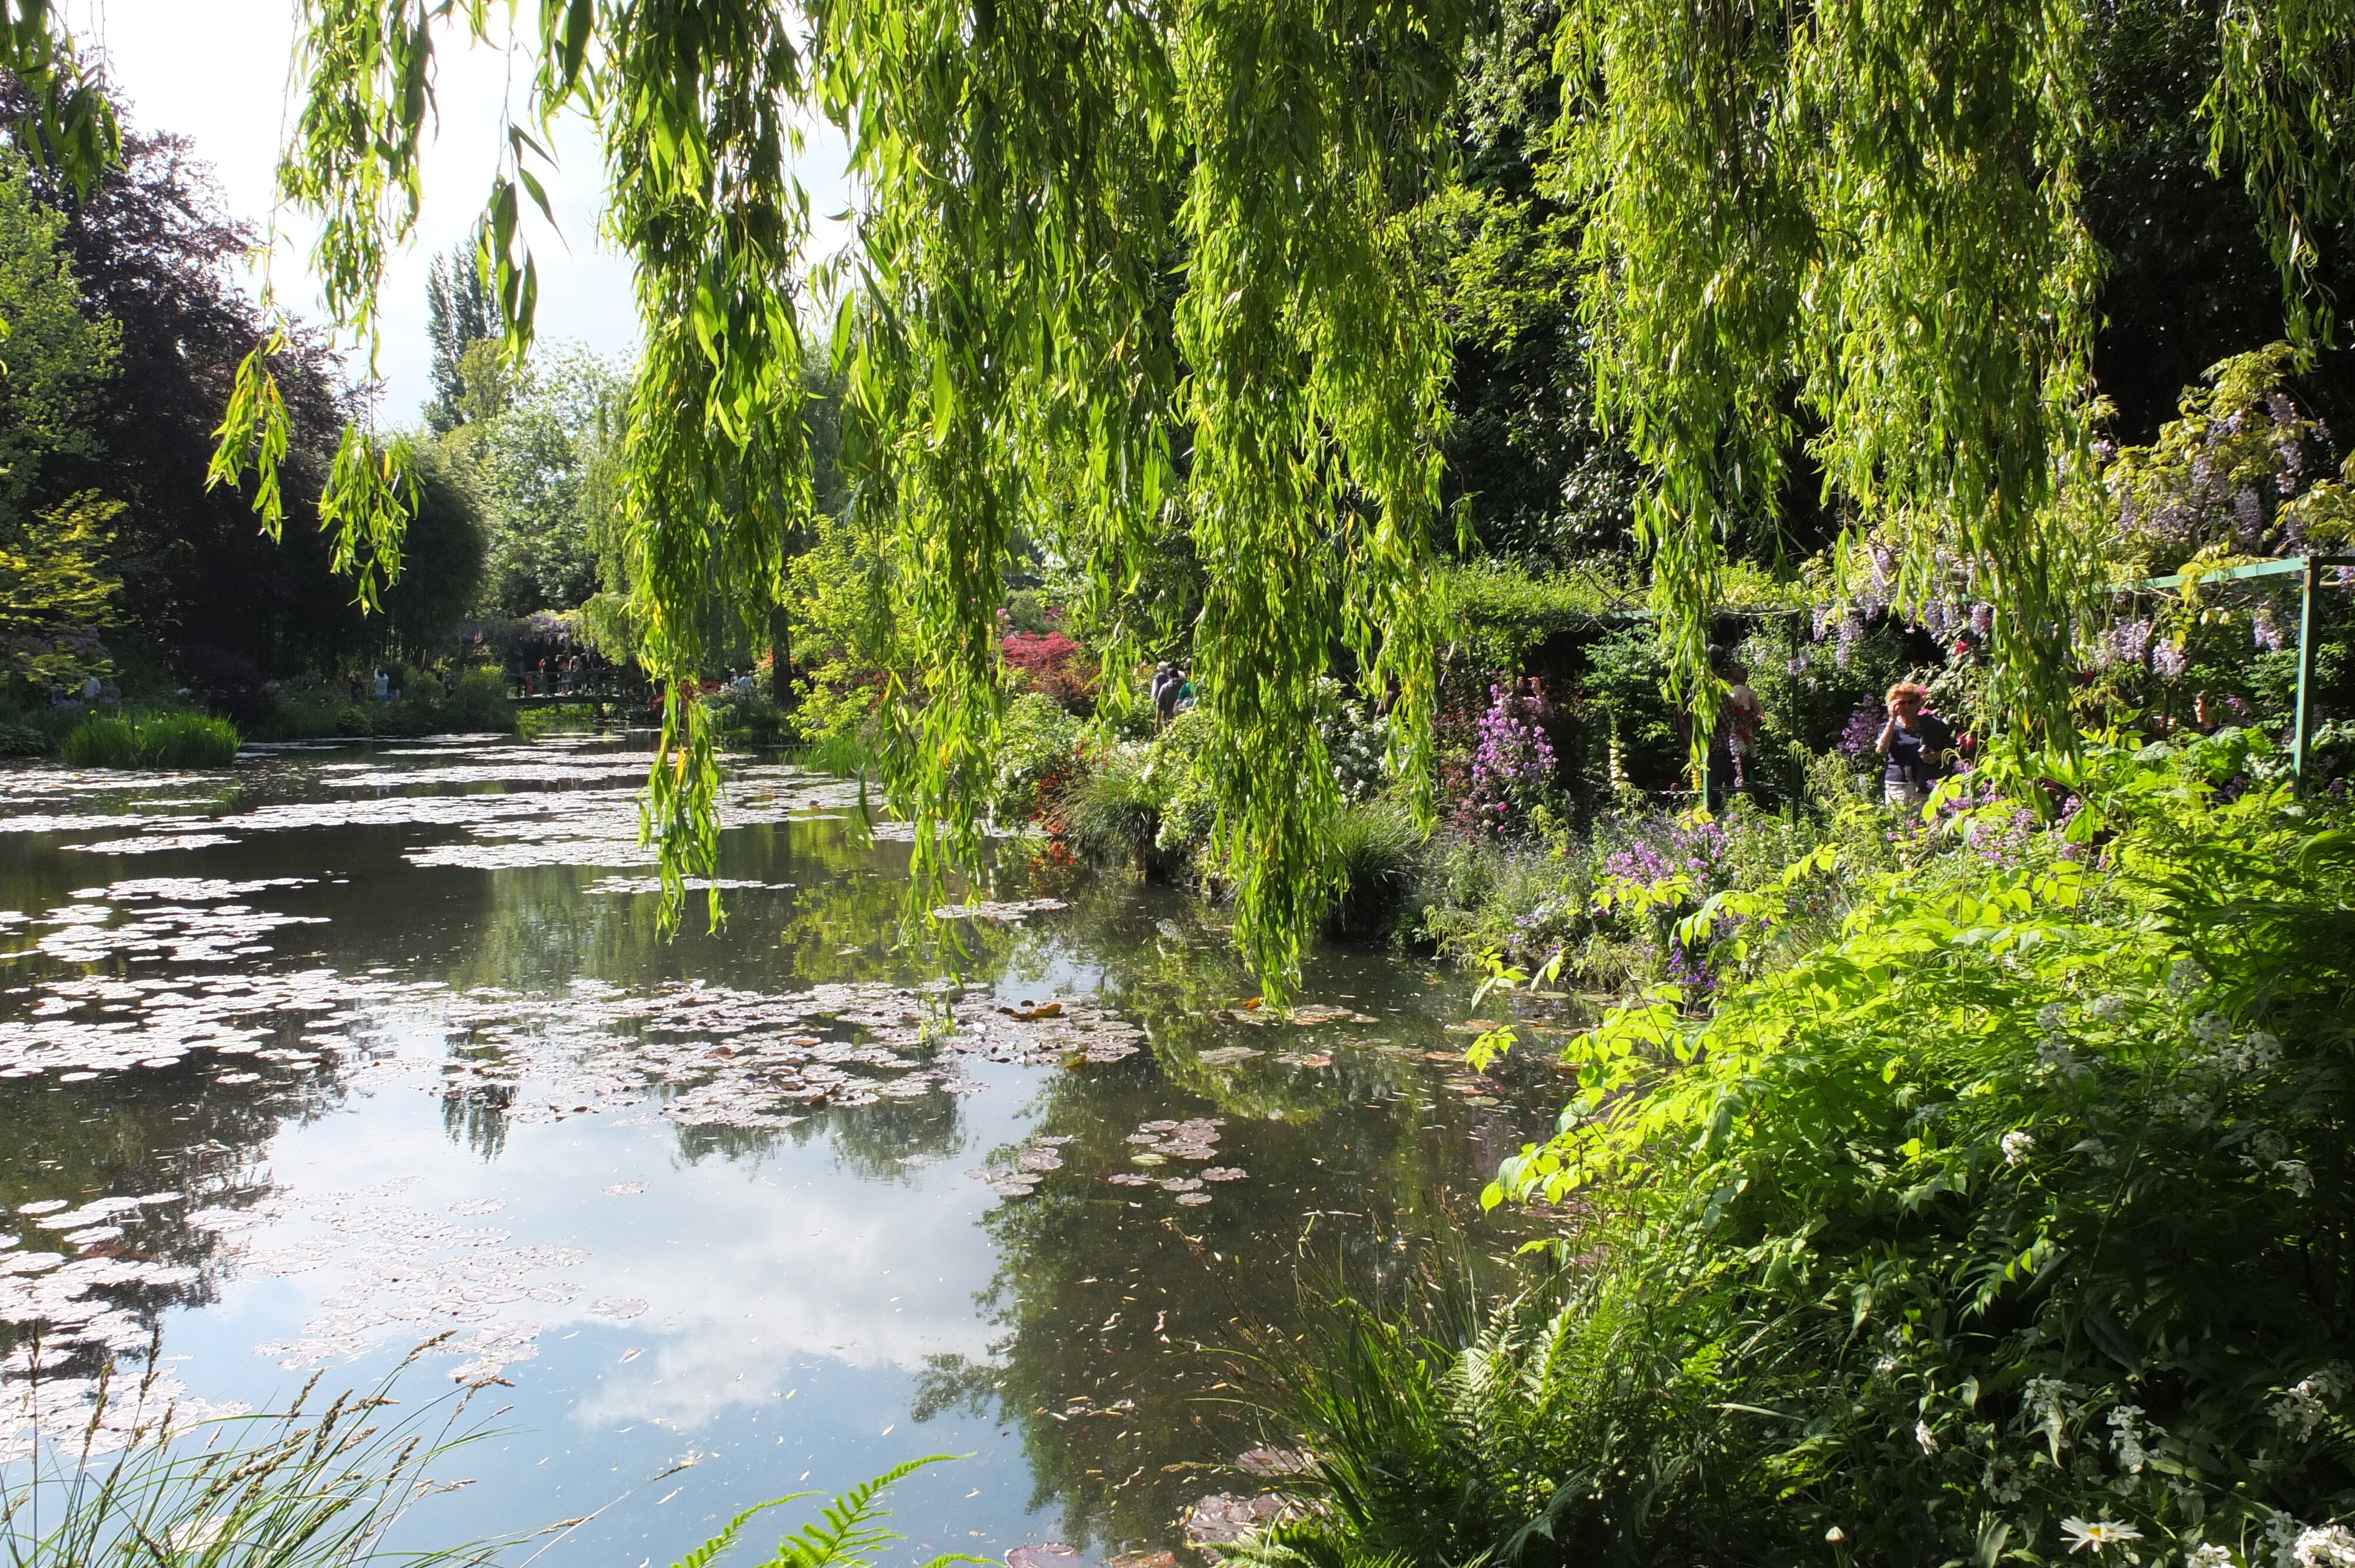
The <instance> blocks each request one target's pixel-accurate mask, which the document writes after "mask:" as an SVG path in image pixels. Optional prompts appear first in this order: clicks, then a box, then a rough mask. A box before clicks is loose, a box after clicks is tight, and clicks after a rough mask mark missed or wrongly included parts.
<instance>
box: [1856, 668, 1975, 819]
mask: <svg viewBox="0 0 2355 1568" xmlns="http://www.w3.org/2000/svg"><path fill="white" fill-rule="evenodd" d="M1929 695H1930V689H1929V688H1928V687H1927V686H1923V685H1919V684H1916V683H1914V682H1912V681H1900V682H1898V683H1896V684H1895V685H1893V686H1891V687H1890V688H1889V722H1888V723H1887V724H1885V725H1882V726H1881V738H1880V739H1879V740H1878V741H1876V742H1874V743H1873V749H1874V750H1876V751H1878V752H1880V753H1881V756H1882V757H1883V758H1887V759H1888V760H1887V766H1886V767H1885V768H1883V769H1882V771H1881V799H1882V800H1885V801H1887V802H1888V803H1889V804H1890V805H1891V806H1907V807H1912V808H1914V809H1917V810H1918V809H1919V808H1920V807H1921V805H1922V803H1923V801H1924V800H1928V799H1929V798H1930V787H1931V785H1933V784H1934V783H1936V782H1937V780H1938V779H1939V778H1940V777H1941V776H1943V775H1944V774H1945V771H1946V767H1947V764H1948V763H1949V762H1950V761H1951V760H1952V759H1953V757H1954V750H1955V732H1954V731H1953V730H1951V729H1949V728H1947V727H1946V721H1945V719H1942V718H1940V717H1939V716H1938V715H1936V714H1934V713H1925V712H1923V708H1922V705H1923V703H1924V702H1925V701H1927V700H1928V698H1929Z"/></svg>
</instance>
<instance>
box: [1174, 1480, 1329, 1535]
mask: <svg viewBox="0 0 2355 1568" xmlns="http://www.w3.org/2000/svg"><path fill="white" fill-rule="evenodd" d="M1313 1511H1314V1510H1312V1509H1311V1507H1310V1506H1309V1505H1308V1504H1307V1503H1305V1502H1304V1501H1302V1500H1301V1499H1298V1498H1288V1497H1285V1496H1284V1495H1283V1494H1282V1493H1280V1492H1270V1493H1268V1494H1267V1495H1265V1496H1263V1497H1255V1498H1246V1497H1238V1496H1236V1495H1235V1494H1233V1493H1231V1492H1218V1493H1214V1494H1212V1495H1211V1496H1209V1497H1206V1498H1203V1499H1200V1500H1199V1501H1198V1502H1196V1503H1195V1504H1194V1505H1193V1506H1192V1507H1191V1508H1189V1509H1188V1510H1186V1515H1185V1522H1186V1539H1187V1541H1188V1542H1191V1543H1192V1544H1193V1545H1194V1546H1196V1547H1198V1548H1213V1547H1220V1546H1231V1545H1232V1544H1234V1542H1237V1541H1239V1540H1241V1538H1242V1537H1243V1536H1245V1535H1247V1534H1251V1533H1253V1532H1255V1531H1265V1530H1268V1529H1270V1528H1272V1527H1273V1526H1275V1525H1279V1524H1289V1523H1292V1522H1294V1521H1295V1520H1303V1519H1306V1518H1308V1517H1309V1516H1310V1515H1311V1513H1312V1512H1313Z"/></svg>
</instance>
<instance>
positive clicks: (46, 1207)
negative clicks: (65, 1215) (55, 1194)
mask: <svg viewBox="0 0 2355 1568" xmlns="http://www.w3.org/2000/svg"><path fill="white" fill-rule="evenodd" d="M72 1207H73V1205H72V1204H71V1203H69V1202H66V1201H65V1200H64V1199H63V1198H43V1199H41V1200H39V1201H38V1202H31V1203H19V1204H17V1205H16V1212H17V1213H20V1214H54V1213H57V1212H58V1211H59V1209H70V1208H72Z"/></svg>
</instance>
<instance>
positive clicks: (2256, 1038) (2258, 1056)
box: [2246, 1029, 2281, 1073]
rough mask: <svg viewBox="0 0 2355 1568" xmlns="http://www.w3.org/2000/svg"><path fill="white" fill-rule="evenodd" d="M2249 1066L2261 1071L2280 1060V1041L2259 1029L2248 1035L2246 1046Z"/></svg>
mask: <svg viewBox="0 0 2355 1568" xmlns="http://www.w3.org/2000/svg"><path fill="white" fill-rule="evenodd" d="M2246 1050H2247V1053H2248V1062H2249V1065H2250V1066H2251V1067H2254V1069H2256V1070H2257V1071H2258V1072H2260V1073H2262V1072H2264V1070H2265V1069H2266V1068H2268V1067H2271V1066H2273V1065H2275V1064H2277V1063H2279V1062H2280V1061H2281V1042H2280V1040H2278V1039H2276V1038H2275V1036H2273V1035H2271V1034H2268V1033H2265V1032H2264V1030H2262V1029H2260V1030H2258V1031H2257V1032H2256V1033H2254V1034H2251V1035H2250V1036H2249V1041H2248V1044H2247V1046H2246Z"/></svg>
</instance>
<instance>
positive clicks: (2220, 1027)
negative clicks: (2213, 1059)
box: [2191, 1012, 2232, 1048]
mask: <svg viewBox="0 0 2355 1568" xmlns="http://www.w3.org/2000/svg"><path fill="white" fill-rule="evenodd" d="M2191 1037H2192V1038H2193V1039H2195V1040H2197V1041H2199V1042H2200V1044H2202V1045H2206V1046H2210V1047H2211V1048H2212V1047H2214V1046H2218V1045H2222V1044H2223V1043H2224V1042H2225V1041H2227V1040H2230V1039H2231V1038H2232V1020H2231V1019H2229V1018H2226V1017H2225V1016H2224V1015H2223V1014H2222V1013H2221V1012H2203V1013H2201V1014H2200V1016H2199V1017H2198V1018H2195V1019H2193V1020H2192V1021H2191Z"/></svg>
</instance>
